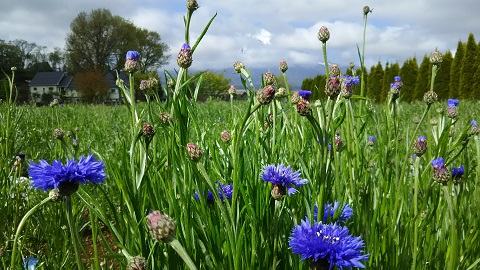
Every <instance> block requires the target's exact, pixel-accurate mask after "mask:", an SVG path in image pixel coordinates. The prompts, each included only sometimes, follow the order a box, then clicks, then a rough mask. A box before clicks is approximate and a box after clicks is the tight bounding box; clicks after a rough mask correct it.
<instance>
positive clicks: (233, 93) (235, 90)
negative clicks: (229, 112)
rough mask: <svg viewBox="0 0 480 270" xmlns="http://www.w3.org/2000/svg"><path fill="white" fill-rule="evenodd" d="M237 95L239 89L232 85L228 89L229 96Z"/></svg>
mask: <svg viewBox="0 0 480 270" xmlns="http://www.w3.org/2000/svg"><path fill="white" fill-rule="evenodd" d="M236 93H237V88H235V85H230V88H228V94H229V95H231V96H233V95H235V94H236Z"/></svg>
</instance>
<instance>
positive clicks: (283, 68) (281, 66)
mask: <svg viewBox="0 0 480 270" xmlns="http://www.w3.org/2000/svg"><path fill="white" fill-rule="evenodd" d="M278 68H279V69H280V71H281V72H282V73H285V72H286V71H287V70H288V65H287V61H285V60H284V59H282V60H280V64H278Z"/></svg>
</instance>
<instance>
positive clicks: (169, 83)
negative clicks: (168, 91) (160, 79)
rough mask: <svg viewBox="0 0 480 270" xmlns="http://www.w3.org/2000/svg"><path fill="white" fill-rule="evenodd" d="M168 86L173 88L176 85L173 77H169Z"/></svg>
mask: <svg viewBox="0 0 480 270" xmlns="http://www.w3.org/2000/svg"><path fill="white" fill-rule="evenodd" d="M167 86H168V87H169V88H173V87H174V86H175V82H174V81H173V79H172V78H169V79H168V80H167Z"/></svg>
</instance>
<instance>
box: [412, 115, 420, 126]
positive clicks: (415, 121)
mask: <svg viewBox="0 0 480 270" xmlns="http://www.w3.org/2000/svg"><path fill="white" fill-rule="evenodd" d="M412 121H413V123H414V124H418V123H420V118H418V116H415V117H413V119H412Z"/></svg>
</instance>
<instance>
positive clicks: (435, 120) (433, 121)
mask: <svg viewBox="0 0 480 270" xmlns="http://www.w3.org/2000/svg"><path fill="white" fill-rule="evenodd" d="M430 125H432V126H436V125H438V119H437V118H436V117H432V118H431V119H430Z"/></svg>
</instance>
